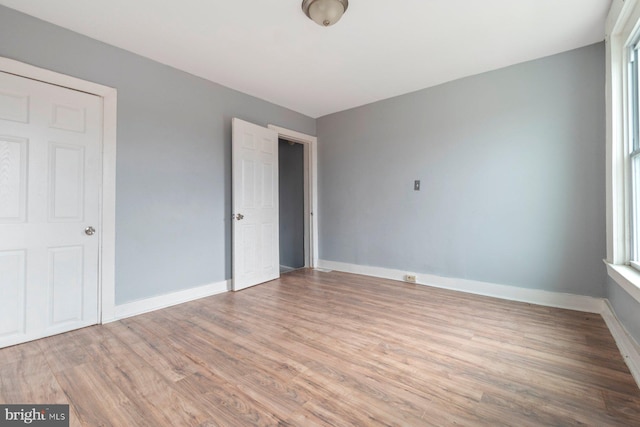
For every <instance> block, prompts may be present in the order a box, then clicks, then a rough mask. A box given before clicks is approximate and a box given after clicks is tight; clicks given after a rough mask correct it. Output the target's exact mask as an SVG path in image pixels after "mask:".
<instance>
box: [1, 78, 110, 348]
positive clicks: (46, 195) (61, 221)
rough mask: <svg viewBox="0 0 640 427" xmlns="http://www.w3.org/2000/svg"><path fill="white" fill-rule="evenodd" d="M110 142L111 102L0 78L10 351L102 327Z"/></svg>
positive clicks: (4, 334)
mask: <svg viewBox="0 0 640 427" xmlns="http://www.w3.org/2000/svg"><path fill="white" fill-rule="evenodd" d="M101 135H102V99H101V98H99V97H97V96H93V95H89V94H86V93H82V92H77V91H74V90H70V89H66V88H62V87H59V86H54V85H50V84H46V83H42V82H38V81H35V80H30V79H27V78H23V77H18V76H14V75H11V74H6V73H2V72H0V347H5V346H8V345H13V344H17V343H20V342H25V341H29V340H33V339H37V338H41V337H44V336H49V335H54V334H57V333H60V332H65V331H69V330H72V329H77V328H81V327H84V326H88V325H92V324H96V323H97V322H98V256H99V252H98V251H99V238H98V237H99V233H100V227H99V225H100V205H99V200H100V199H99V198H100V182H101V165H102V163H101V147H102V140H101V138H102V136H101ZM91 228H93V229H94V230H95V232H94V233H92V232H91V231H92V230H91Z"/></svg>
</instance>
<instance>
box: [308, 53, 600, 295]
mask: <svg viewBox="0 0 640 427" xmlns="http://www.w3.org/2000/svg"><path fill="white" fill-rule="evenodd" d="M604 87H605V49H604V44H603V43H599V44H596V45H592V46H588V47H585V48H581V49H577V50H573V51H570V52H566V53H562V54H559V55H555V56H551V57H547V58H543V59H540V60H536V61H532V62H527V63H523V64H519V65H515V66H511V67H508V68H504V69H500V70H497V71H492V72H488V73H485V74H480V75H476V76H472V77H469V78H465V79H461V80H457V81H454V82H451V83H447V84H443V85H441V86H437V87H433V88H429V89H425V90H422V91H418V92H414V93H411V94H407V95H404V96H400V97H396V98H392V99H388V100H384V101H380V102H376V103H374V104H370V105H365V106H362V107H359V108H355V109H351V110H347V111H344V112H340V113H336V114H332V115H328V116H325V117H322V118H320V119H318V121H317V131H318V152H319V208H320V216H319V228H320V236H322V238H321V240H320V258H321V259H326V260H333V261H341V262H346V263H354V264H360V265H370V266H379V267H387V268H394V269H400V270H406V271H412V272H417V273H430V274H436V275H440V276H447V277H455V278H465V279H472V280H479V281H487V282H492V283H498V284H505V285H513V286H519V287H525V288H536V289H545V290H549V291H555V292H568V293H574V294H581V295H591V296H599V297H602V296H604V288H603V286H604V283H605V275H606V274H605V268H604V265H603V264H602V261H601V260H602V259H603V258H604V257H605V250H606V247H605V205H604V203H605V157H604V156H605V144H604V141H605V110H604V108H605V96H604ZM415 179H420V180H422V190H421V191H419V192H416V191H413V181H414V180H415Z"/></svg>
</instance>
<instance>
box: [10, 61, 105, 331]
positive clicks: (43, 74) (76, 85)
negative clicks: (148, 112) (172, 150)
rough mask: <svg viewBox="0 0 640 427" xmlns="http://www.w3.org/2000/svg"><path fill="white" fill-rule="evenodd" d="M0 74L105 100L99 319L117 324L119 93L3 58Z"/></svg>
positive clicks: (98, 85) (99, 258) (95, 84)
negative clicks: (116, 217) (116, 239)
mask: <svg viewBox="0 0 640 427" xmlns="http://www.w3.org/2000/svg"><path fill="white" fill-rule="evenodd" d="M0 71H3V72H5V73H9V74H15V75H17V76H21V77H26V78H29V79H33V80H38V81H41V82H44V83H49V84H52V85H56V86H62V87H66V88H69V89H73V90H77V91H81V92H86V93H90V94H92V95H97V96H99V97H101V98H102V100H103V109H102V111H103V117H102V122H103V130H102V183H101V189H100V205H101V206H100V211H101V212H100V229H101V230H102V232H101V233H100V236H99V239H100V243H99V245H100V249H99V257H98V300H99V301H98V319H99V322H100V323H107V322H110V321H113V320H115V212H116V203H115V202H116V125H117V90H116V89H114V88H111V87H108V86H103V85H100V84H97V83H93V82H88V81H85V80H81V79H78V78H76V77H71V76H67V75H65V74H60V73H57V72H54V71H50V70H46V69H44V68H40V67H35V66H33V65H29V64H25V63H23V62H20V61H16V60H13V59H9V58H4V57H0Z"/></svg>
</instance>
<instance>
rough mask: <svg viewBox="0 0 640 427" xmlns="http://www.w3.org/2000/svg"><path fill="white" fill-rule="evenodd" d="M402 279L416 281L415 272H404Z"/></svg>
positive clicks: (410, 281)
mask: <svg viewBox="0 0 640 427" xmlns="http://www.w3.org/2000/svg"><path fill="white" fill-rule="evenodd" d="M404 281H405V282H409V283H416V275H415V274H405V276H404Z"/></svg>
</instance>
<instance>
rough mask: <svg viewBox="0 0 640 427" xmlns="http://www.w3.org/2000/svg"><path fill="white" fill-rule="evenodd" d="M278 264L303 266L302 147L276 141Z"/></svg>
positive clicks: (283, 141)
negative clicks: (278, 176) (278, 177)
mask: <svg viewBox="0 0 640 427" xmlns="http://www.w3.org/2000/svg"><path fill="white" fill-rule="evenodd" d="M278 169H279V172H280V189H279V191H280V265H284V266H287V267H293V268H300V267H304V147H303V146H302V144H293V145H289V142H288V141H285V140H282V139H281V140H280V141H279V144H278Z"/></svg>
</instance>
